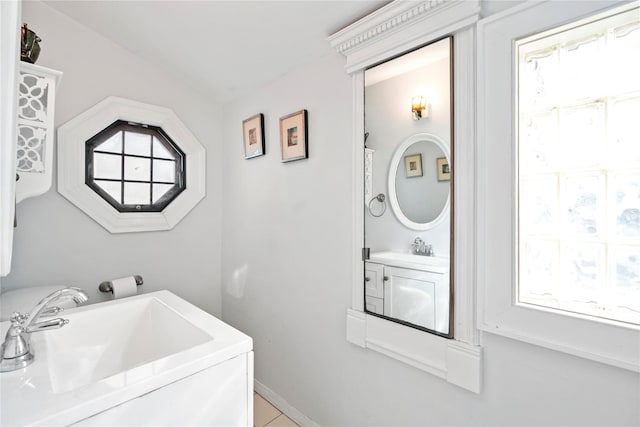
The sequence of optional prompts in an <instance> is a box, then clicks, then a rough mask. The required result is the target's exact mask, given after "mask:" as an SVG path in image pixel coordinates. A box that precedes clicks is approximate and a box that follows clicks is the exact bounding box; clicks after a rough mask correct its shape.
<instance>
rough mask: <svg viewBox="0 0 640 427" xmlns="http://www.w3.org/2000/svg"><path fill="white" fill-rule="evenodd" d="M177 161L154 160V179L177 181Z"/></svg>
mask: <svg viewBox="0 0 640 427" xmlns="http://www.w3.org/2000/svg"><path fill="white" fill-rule="evenodd" d="M175 180H176V162H174V161H170V160H154V161H153V181H156V182H157V181H162V182H175Z"/></svg>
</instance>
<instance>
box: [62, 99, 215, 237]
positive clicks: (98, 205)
mask: <svg viewBox="0 0 640 427" xmlns="http://www.w3.org/2000/svg"><path fill="white" fill-rule="evenodd" d="M117 120H124V121H130V122H135V123H143V124H147V125H152V126H158V127H160V128H162V130H164V132H166V133H167V134H168V135H169V136H170V137H171V139H173V141H175V142H176V144H177V145H178V146H179V147H180V149H181V150H182V151H183V152H184V154H185V158H186V159H185V161H186V164H187V166H186V183H187V187H186V189H185V190H184V191H182V193H180V195H179V196H178V197H177V198H176V199H175V200H173V202H171V203H170V204H169V205H168V206H167V207H166V208H164V210H163V211H162V212H118V211H117V210H116V209H115V208H114V207H113V206H111V205H110V204H109V203H108V202H107V201H106V200H104V199H103V198H102V197H101V196H100V195H98V194H97V193H96V192H95V191H94V190H93V189H91V188H90V187H89V186H88V185H86V184H85V163H86V158H85V144H86V141H87V140H89V139H90V138H91V137H93V136H94V135H96V134H98V133H100V132H101V131H102V130H103V129H105V128H106V127H107V126H109V125H110V124H112V123H114V122H115V121H117ZM57 136H58V192H59V193H60V194H62V195H63V196H64V197H65V198H67V199H68V200H69V201H70V202H71V203H73V204H74V205H76V206H77V207H78V208H79V209H80V210H82V211H83V212H84V213H86V214H87V215H89V216H90V217H91V218H92V219H94V220H95V221H96V222H97V223H99V224H100V225H102V226H103V227H104V228H106V229H107V230H108V231H109V232H111V233H131V232H136V231H160V230H170V229H172V228H173V227H174V226H175V225H176V224H178V223H179V222H180V221H181V220H182V218H184V217H185V216H186V215H187V214H188V213H189V211H191V209H193V208H194V207H195V206H196V205H197V204H198V202H200V200H202V199H203V198H204V195H205V149H204V147H203V146H202V145H201V144H200V142H198V140H197V139H196V138H195V136H194V135H193V134H192V133H191V131H189V129H188V128H187V127H186V126H185V125H184V123H182V121H181V120H180V119H179V118H178V116H177V115H176V114H175V113H174V112H173V111H172V110H170V109H168V108H164V107H158V106H156V105H151V104H145V103H142V102H137V101H132V100H129V99H124V98H118V97H113V96H112V97H108V98H106V99H105V100H103V101H101V102H100V103H98V104H96V105H95V106H93V107H91V108H89V109H88V110H87V111H85V112H83V113H81V114H80V115H78V116H76V117H74V118H73V119H71V120H69V121H68V122H67V123H65V124H63V125H62V126H60V127H59V128H58V133H57Z"/></svg>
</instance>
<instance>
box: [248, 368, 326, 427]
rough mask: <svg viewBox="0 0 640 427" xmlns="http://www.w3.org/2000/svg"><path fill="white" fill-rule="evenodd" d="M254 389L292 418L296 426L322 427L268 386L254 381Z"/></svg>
mask: <svg viewBox="0 0 640 427" xmlns="http://www.w3.org/2000/svg"><path fill="white" fill-rule="evenodd" d="M253 389H254V390H255V391H256V392H257V393H258V394H259V395H260V396H262V397H264V398H265V399H266V400H268V401H269V403H271V404H272V405H273V406H275V407H276V408H278V409H279V410H280V412H282V413H283V414H285V415H286V416H287V417H289V418H291V419H292V420H293V421H294V422H295V423H296V424H298V425H299V426H301V427H320V425H319V424H318V423H316V422H315V421H313V420H312V419H311V418H309V417H307V416H306V415H305V414H303V413H302V412H300V411H298V410H297V409H296V408H294V407H293V406H291V404H290V403H289V402H287V401H286V400H284V399H283V398H282V397H281V396H280V395H279V394H277V393H276V392H274V391H273V390H271V389H270V388H269V387H267V386H266V385H264V384H262V383H261V382H260V381H258V380H256V379H254V380H253Z"/></svg>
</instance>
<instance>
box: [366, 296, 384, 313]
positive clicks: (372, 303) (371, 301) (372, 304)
mask: <svg viewBox="0 0 640 427" xmlns="http://www.w3.org/2000/svg"><path fill="white" fill-rule="evenodd" d="M364 302H365V304H366V307H367V311H370V312H371V313H376V314H384V300H383V299H382V298H375V297H367V296H365V297H364Z"/></svg>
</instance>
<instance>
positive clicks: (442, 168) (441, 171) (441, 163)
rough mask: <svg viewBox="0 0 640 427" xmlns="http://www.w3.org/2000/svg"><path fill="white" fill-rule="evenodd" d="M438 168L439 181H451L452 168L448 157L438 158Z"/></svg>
mask: <svg viewBox="0 0 640 427" xmlns="http://www.w3.org/2000/svg"><path fill="white" fill-rule="evenodd" d="M436 168H437V171H438V181H451V168H450V167H449V160H447V158H446V157H438V158H437V159H436Z"/></svg>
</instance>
